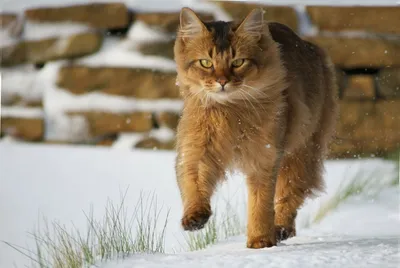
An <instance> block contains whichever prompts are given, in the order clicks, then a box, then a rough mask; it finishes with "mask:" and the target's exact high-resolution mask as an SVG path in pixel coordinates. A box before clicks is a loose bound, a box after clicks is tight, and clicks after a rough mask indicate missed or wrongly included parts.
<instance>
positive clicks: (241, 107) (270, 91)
mask: <svg viewBox="0 0 400 268" xmlns="http://www.w3.org/2000/svg"><path fill="white" fill-rule="evenodd" d="M174 54H175V61H176V63H177V72H178V74H177V81H178V83H179V87H180V90H181V94H182V97H183V99H184V108H183V112H182V117H181V120H180V122H179V126H178V130H177V144H176V149H177V152H178V155H177V159H176V175H177V181H178V186H179V189H180V192H181V197H182V202H183V206H184V212H183V217H182V221H181V224H182V226H183V228H184V229H185V230H189V231H193V230H198V229H201V228H203V227H204V225H205V224H206V222H207V220H208V219H209V217H210V215H211V208H210V199H211V196H212V194H213V192H214V190H215V187H216V185H217V183H218V182H220V181H221V180H223V178H224V175H225V171H226V170H227V169H232V168H234V169H239V170H240V171H242V172H243V173H244V174H245V175H246V180H247V188H248V189H247V190H248V226H247V247H249V248H262V247H271V246H274V245H276V243H277V241H281V240H283V239H287V238H289V237H292V236H294V235H295V234H296V230H295V219H296V215H297V209H298V208H299V207H300V206H301V205H302V203H303V202H304V200H305V198H306V197H308V196H312V195H313V194H315V193H317V192H318V191H320V190H322V189H323V180H322V171H323V159H324V156H325V154H326V151H327V143H328V141H329V140H330V137H331V136H332V132H333V130H334V122H335V117H336V110H337V108H336V107H337V104H336V83H335V75H334V69H333V67H332V64H331V63H330V60H329V58H328V57H327V55H326V54H325V53H324V52H323V50H322V49H320V48H318V47H317V46H316V45H314V44H311V43H309V42H306V41H303V40H302V39H301V38H299V37H298V36H297V35H296V34H295V33H294V32H293V31H292V30H291V29H290V28H288V27H286V26H285V25H282V24H279V23H266V22H265V21H264V19H263V11H262V10H261V9H254V10H253V11H251V12H250V13H249V14H248V15H247V17H246V18H244V19H243V20H242V21H241V22H240V23H236V22H224V21H215V22H203V21H201V20H200V19H199V17H198V16H197V15H196V14H195V12H193V11H192V10H191V9H189V8H183V9H182V10H181V14H180V26H179V29H178V32H177V38H176V42H175V47H174Z"/></svg>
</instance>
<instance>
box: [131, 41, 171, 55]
mask: <svg viewBox="0 0 400 268" xmlns="http://www.w3.org/2000/svg"><path fill="white" fill-rule="evenodd" d="M174 44H175V40H171V41H169V42H152V43H147V42H146V43H143V44H140V45H139V46H138V48H137V49H138V50H139V51H140V52H141V53H142V54H143V55H151V56H159V57H165V58H169V59H173V58H174Z"/></svg>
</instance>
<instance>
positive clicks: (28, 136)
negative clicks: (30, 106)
mask: <svg viewBox="0 0 400 268" xmlns="http://www.w3.org/2000/svg"><path fill="white" fill-rule="evenodd" d="M1 133H2V134H8V135H11V136H13V137H16V138H20V139H23V140H27V141H41V140H42V139H43V135H44V122H43V118H24V117H22V118H19V117H2V118H1Z"/></svg>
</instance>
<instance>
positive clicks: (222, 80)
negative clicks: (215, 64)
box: [217, 76, 229, 87]
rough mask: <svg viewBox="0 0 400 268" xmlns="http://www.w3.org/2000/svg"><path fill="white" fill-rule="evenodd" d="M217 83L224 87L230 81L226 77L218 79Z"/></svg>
mask: <svg viewBox="0 0 400 268" xmlns="http://www.w3.org/2000/svg"><path fill="white" fill-rule="evenodd" d="M217 82H218V83H219V84H220V85H221V86H222V87H223V86H225V85H226V83H228V82H229V81H228V79H227V78H226V77H225V76H223V77H219V78H217Z"/></svg>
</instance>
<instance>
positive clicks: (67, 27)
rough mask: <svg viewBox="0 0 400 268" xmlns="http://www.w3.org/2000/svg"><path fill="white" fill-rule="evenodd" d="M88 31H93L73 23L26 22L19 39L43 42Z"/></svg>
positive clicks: (85, 26)
mask: <svg viewBox="0 0 400 268" xmlns="http://www.w3.org/2000/svg"><path fill="white" fill-rule="evenodd" d="M90 31H93V28H91V27H89V26H87V25H84V24H81V23H75V22H57V23H44V22H40V23H39V22H33V21H27V22H25V25H24V31H23V35H22V36H21V37H22V38H23V39H25V40H43V39H49V38H54V37H68V36H71V35H75V34H80V33H86V32H90Z"/></svg>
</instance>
